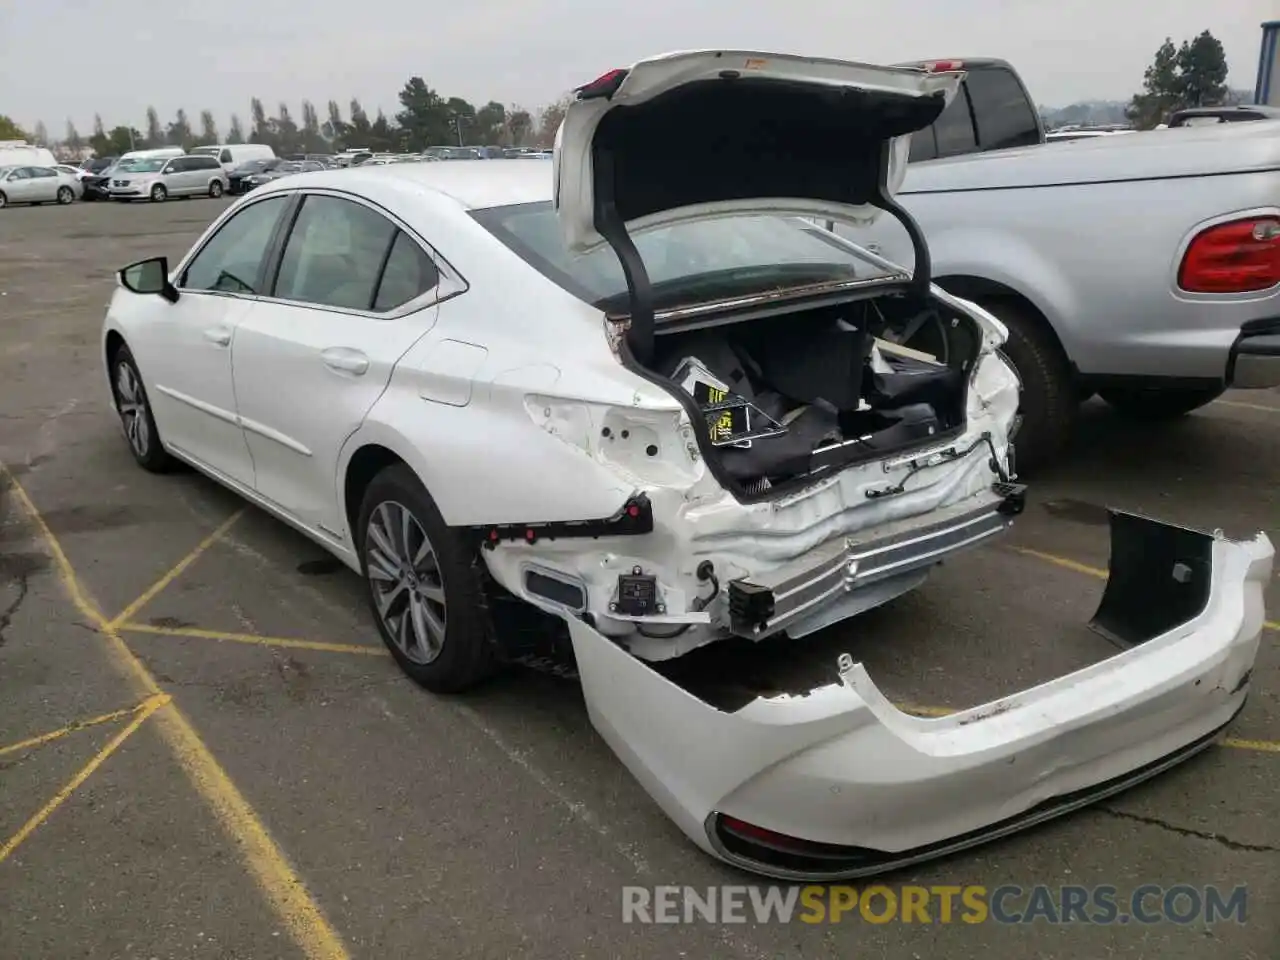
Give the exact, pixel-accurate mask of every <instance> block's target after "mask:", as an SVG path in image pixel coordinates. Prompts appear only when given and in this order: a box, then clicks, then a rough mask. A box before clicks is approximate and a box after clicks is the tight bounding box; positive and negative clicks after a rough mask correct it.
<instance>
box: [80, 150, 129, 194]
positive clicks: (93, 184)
mask: <svg viewBox="0 0 1280 960" xmlns="http://www.w3.org/2000/svg"><path fill="white" fill-rule="evenodd" d="M119 162H120V158H119V157H94V158H93V159H91V160H86V161H85V162H84V165H83V166H82V167H81V168H80V186H81V187H83V188H84V199H85V200H106V199H107V198H108V195H107V185H108V182H109V181H110V179H111V176H110V173H111V170H112V169H113V168H114V167H115V166H116V164H118V163H119Z"/></svg>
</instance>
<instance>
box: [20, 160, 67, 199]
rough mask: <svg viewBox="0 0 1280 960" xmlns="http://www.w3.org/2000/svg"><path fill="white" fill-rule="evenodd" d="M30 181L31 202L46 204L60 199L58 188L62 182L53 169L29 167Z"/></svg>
mask: <svg viewBox="0 0 1280 960" xmlns="http://www.w3.org/2000/svg"><path fill="white" fill-rule="evenodd" d="M27 175H28V176H29V177H30V180H29V181H28V182H29V183H30V184H31V201H32V202H33V203H46V202H49V201H53V200H56V199H58V187H59V186H60V185H61V183H62V181H60V180H59V179H58V172H57V171H56V170H54V169H53V168H52V167H27Z"/></svg>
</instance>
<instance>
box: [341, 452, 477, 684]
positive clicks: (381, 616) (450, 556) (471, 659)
mask: <svg viewBox="0 0 1280 960" xmlns="http://www.w3.org/2000/svg"><path fill="white" fill-rule="evenodd" d="M355 540H356V548H357V549H358V550H359V552H360V567H361V570H362V571H363V572H364V578H365V585H366V588H367V590H368V597H369V605H370V608H371V609H372V611H373V616H374V620H375V621H376V622H377V624H378V632H379V633H381V634H382V639H383V640H384V641H385V642H386V644H387V647H388V649H390V651H391V654H392V656H393V657H395V659H396V662H397V663H398V664H399V665H400V668H401V669H402V670H404V672H405V673H407V674H408V675H409V676H410V677H412V678H413V679H414V680H415V681H417V682H418V683H419V684H421V685H422V686H423V687H426V688H427V689H428V690H431V691H432V692H434V693H457V692H460V691H462V690H465V689H466V688H468V687H471V686H474V685H475V684H477V683H479V682H480V681H481V680H483V679H485V678H486V677H487V676H489V675H490V674H491V673H492V672H493V670H494V667H495V665H496V663H497V657H496V654H495V650H494V648H493V644H492V642H491V640H490V638H489V631H488V629H487V623H486V619H485V614H484V603H483V597H482V594H481V585H480V582H479V580H478V578H477V576H476V571H475V569H474V566H473V565H474V564H475V563H477V562H479V561H478V558H477V557H476V554H475V550H476V548H475V547H474V546H468V544H467V543H466V541H465V540H464V539H463V538H462V537H460V536H459V535H458V533H457V532H456V531H455V530H452V529H451V528H450V527H449V526H448V525H447V524H446V523H445V521H444V518H443V517H442V516H441V514H440V510H439V508H438V507H437V506H436V504H435V501H434V500H432V499H431V495H430V494H429V493H428V492H427V491H426V489H425V488H424V487H423V486H422V484H421V483H420V482H419V480H418V478H417V477H416V476H415V475H414V473H413V471H411V470H410V469H409V468H408V467H406V466H404V465H402V464H397V465H395V466H391V467H387V468H386V469H385V470H383V471H382V472H381V473H379V474H378V475H377V476H376V477H375V478H374V479H373V482H371V483H370V484H369V487H368V489H366V490H365V493H364V497H363V499H362V502H361V507H360V517H359V520H358V523H357V535H356V537H355Z"/></svg>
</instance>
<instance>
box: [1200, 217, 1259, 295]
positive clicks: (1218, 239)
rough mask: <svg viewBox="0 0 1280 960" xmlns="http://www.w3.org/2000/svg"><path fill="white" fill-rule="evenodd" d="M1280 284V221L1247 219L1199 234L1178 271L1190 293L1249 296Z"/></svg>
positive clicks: (1218, 226) (1219, 225)
mask: <svg viewBox="0 0 1280 960" xmlns="http://www.w3.org/2000/svg"><path fill="white" fill-rule="evenodd" d="M1278 283H1280V219H1278V218H1276V217H1248V218H1246V219H1243V220H1233V221H1231V222H1230V223H1220V224H1218V225H1217V226H1213V227H1209V228H1208V229H1207V230H1204V231H1202V232H1201V233H1199V234H1197V235H1196V238H1195V239H1194V240H1192V241H1191V245H1190V246H1189V247H1187V252H1186V254H1184V255H1183V258H1182V265H1181V266H1180V267H1179V268H1178V286H1179V287H1180V288H1181V289H1183V290H1185V291H1187V292H1188V293H1248V292H1250V291H1255V290H1267V289H1269V288H1271V287H1274V286H1275V285H1276V284H1278Z"/></svg>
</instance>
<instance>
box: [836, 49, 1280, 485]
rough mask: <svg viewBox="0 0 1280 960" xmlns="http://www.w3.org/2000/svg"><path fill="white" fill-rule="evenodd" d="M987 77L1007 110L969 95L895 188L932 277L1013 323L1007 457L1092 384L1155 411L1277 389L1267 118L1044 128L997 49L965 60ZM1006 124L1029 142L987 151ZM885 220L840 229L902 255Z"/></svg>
mask: <svg viewBox="0 0 1280 960" xmlns="http://www.w3.org/2000/svg"><path fill="white" fill-rule="evenodd" d="M953 64H954V62H946V65H947V66H953ZM979 77H980V78H981V82H980V84H979V83H978V82H977V81H978V79H979ZM993 77H995V78H996V79H995V81H993ZM1001 78H1003V79H1001ZM1010 78H1012V79H1010ZM996 81H998V82H996ZM999 83H1003V88H1004V96H1003V102H1004V106H1003V108H1002V109H1000V110H997V109H995V103H994V102H992V103H983V102H982V101H980V100H979V98H978V96H977V92H976V90H975V92H966V94H965V96H964V97H963V98H961V99H958V100H956V101H955V102H954V103H953V104H952V105H951V106H949V107H948V109H947V111H946V112H945V113H944V114H943V116H942V117H940V118H939V120H938V121H937V122H936V123H935V124H934V127H933V128H930V129H928V130H926V131H923V132H922V134H917V135H916V137H914V138H913V149H912V158H913V161H915V162H912V163H911V164H910V165H909V167H908V172H907V175H906V179H905V181H904V182H903V185H902V186H901V188H900V189H899V190H898V192H897V199H898V201H899V202H900V203H901V204H902V205H903V206H904V207H905V208H906V209H907V210H908V211H909V212H910V213H911V215H912V216H913V217H914V218H915V219H916V220H917V221H918V222H919V224H920V225H921V227H922V228H923V229H924V232H925V235H926V237H927V238H928V245H929V252H930V257H931V262H932V271H933V275H934V279H935V282H936V283H938V284H939V285H940V286H942V287H943V288H945V289H946V290H947V291H948V292H950V293H952V294H955V295H957V296H961V297H964V298H965V299H968V300H972V301H974V302H976V303H978V304H979V305H981V306H983V307H985V308H986V309H987V310H989V311H990V312H991V313H993V314H995V315H996V316H997V317H998V318H999V319H1000V320H1002V321H1003V322H1004V324H1005V325H1006V326H1007V327H1008V328H1009V340H1008V343H1007V344H1006V346H1005V352H1006V354H1007V356H1008V358H1009V359H1010V361H1011V362H1012V364H1013V366H1014V367H1015V368H1016V369H1017V371H1018V374H1019V376H1020V377H1021V378H1022V381H1023V400H1022V408H1021V413H1022V416H1023V423H1022V428H1021V431H1020V433H1019V435H1018V445H1017V453H1018V462H1019V466H1020V467H1022V468H1034V467H1036V466H1039V465H1042V464H1044V463H1047V462H1049V461H1050V460H1052V459H1053V458H1054V456H1055V455H1057V454H1058V453H1059V452H1060V451H1061V450H1062V448H1063V447H1064V445H1065V444H1066V442H1067V441H1068V440H1069V438H1070V436H1071V433H1072V427H1073V425H1074V422H1075V419H1076V416H1077V414H1078V410H1079V406H1080V404H1081V403H1082V402H1083V401H1085V400H1087V399H1089V398H1090V397H1092V396H1093V395H1094V394H1098V395H1100V396H1101V397H1102V398H1103V399H1104V400H1106V401H1107V402H1108V403H1109V404H1111V405H1112V406H1113V407H1115V408H1116V409H1118V410H1119V411H1122V412H1124V413H1126V414H1130V415H1133V416H1137V417H1144V418H1163V417H1174V416H1180V415H1182V414H1185V413H1187V412H1189V411H1191V410H1194V409H1196V408H1197V407H1200V406H1203V405H1204V404H1207V403H1209V402H1211V401H1212V400H1214V399H1215V398H1216V397H1218V396H1219V395H1221V394H1222V393H1223V392H1224V391H1225V390H1227V389H1228V388H1248V387H1257V388H1266V387H1274V386H1280V123H1276V122H1266V121H1263V122H1257V123H1240V124H1221V125H1215V126H1212V127H1201V128H1186V129H1178V130H1154V131H1150V132H1145V133H1135V134H1131V135H1128V136H1123V137H1098V138H1094V139H1090V140H1076V141H1071V142H1067V143H1043V142H1040V141H1041V140H1042V139H1043V132H1042V131H1038V130H1037V128H1038V123H1039V121H1038V119H1036V120H1034V121H1033V120H1031V116H1032V113H1031V110H1030V106H1029V98H1028V99H1027V100H1026V101H1025V102H1021V103H1020V102H1018V95H1019V91H1021V93H1022V96H1023V97H1025V96H1026V95H1025V87H1022V86H1021V82H1020V81H1018V80H1017V79H1016V75H1015V74H1013V73H1012V71H1011V69H1010V68H1009V67H1008V65H1007V64H1004V63H1001V62H999V61H980V62H978V64H976V65H975V72H974V73H971V75H970V85H972V86H974V87H975V88H977V87H979V86H981V88H982V89H984V90H985V89H987V88H990V87H993V86H998V85H999ZM970 97H972V99H971V100H970V99H969V98H970ZM980 106H981V107H982V108H983V109H981V110H980V109H979V107H980ZM1018 117H1021V118H1022V120H1025V122H1022V121H1018V122H1016V123H1015V122H1014V119H1015V118H1018ZM999 127H1007V128H1009V133H1007V134H1001V133H1000V131H999V130H998V129H997V128H999ZM992 133H995V134H996V136H995V138H994V140H993V138H992V136H991V134H992ZM984 134H985V136H984ZM1011 137H1016V139H1017V142H1021V143H1023V144H1027V145H1024V146H1017V147H1012V148H1005V149H998V148H999V147H1001V146H1003V143H1007V142H1010V140H1009V138H1011ZM916 139H919V141H920V143H919V145H918V146H917V144H916V143H915V140H916ZM992 147H997V149H991V148H992ZM975 150H976V151H978V152H974V151H975ZM948 154H950V155H948ZM935 157H938V158H937V159H934V158H935ZM884 221H885V222H884V224H883V226H877V227H876V228H873V229H871V230H852V229H850V230H846V229H844V228H841V229H840V230H839V232H840V233H841V234H842V235H844V236H847V237H848V238H849V239H851V240H855V241H856V242H858V243H861V244H864V245H866V246H869V247H870V248H871V249H872V250H873V251H874V252H878V253H880V254H881V255H882V256H884V257H887V258H888V259H890V260H894V261H896V262H899V263H902V264H904V265H910V264H911V263H912V262H913V257H912V248H911V244H910V241H909V240H908V238H907V234H906V231H905V230H904V229H903V228H902V227H901V226H898V225H897V223H896V221H891V218H887V217H886V218H884ZM913 345H914V344H913Z"/></svg>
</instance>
